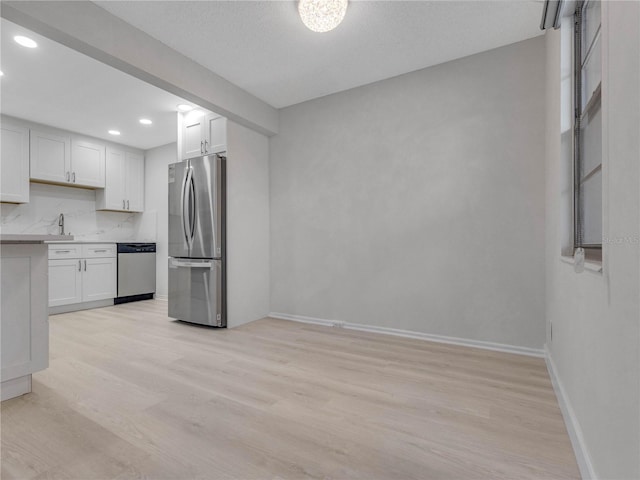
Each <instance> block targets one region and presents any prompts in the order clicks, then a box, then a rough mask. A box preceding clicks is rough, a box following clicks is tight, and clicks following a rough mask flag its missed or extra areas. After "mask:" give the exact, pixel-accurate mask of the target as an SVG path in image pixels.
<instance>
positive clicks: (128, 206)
mask: <svg viewBox="0 0 640 480" xmlns="http://www.w3.org/2000/svg"><path fill="white" fill-rule="evenodd" d="M127 210H131V209H130V208H129V200H127Z"/></svg>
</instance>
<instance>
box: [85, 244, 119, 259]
mask: <svg viewBox="0 0 640 480" xmlns="http://www.w3.org/2000/svg"><path fill="white" fill-rule="evenodd" d="M116 252H117V249H116V244H115V243H96V244H88V245H83V246H82V258H112V257H114V258H115V256H116Z"/></svg>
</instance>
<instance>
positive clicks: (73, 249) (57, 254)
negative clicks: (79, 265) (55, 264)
mask: <svg viewBox="0 0 640 480" xmlns="http://www.w3.org/2000/svg"><path fill="white" fill-rule="evenodd" d="M80 257H82V245H78V244H73V243H62V244H59V245H49V260H57V259H60V258H80Z"/></svg>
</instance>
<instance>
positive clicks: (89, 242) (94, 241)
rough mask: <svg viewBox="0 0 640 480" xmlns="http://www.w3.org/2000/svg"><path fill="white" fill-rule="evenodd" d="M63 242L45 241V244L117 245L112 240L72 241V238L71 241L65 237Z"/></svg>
mask: <svg viewBox="0 0 640 480" xmlns="http://www.w3.org/2000/svg"><path fill="white" fill-rule="evenodd" d="M64 238H65V240H51V241H47V242H46V243H52V244H54V245H56V244H65V243H76V244H78V243H81V244H85V243H86V244H98V243H100V244H102V243H118V242H115V241H113V240H74V239H73V237H71V240H68V238H69V236H68V235H65V237H64Z"/></svg>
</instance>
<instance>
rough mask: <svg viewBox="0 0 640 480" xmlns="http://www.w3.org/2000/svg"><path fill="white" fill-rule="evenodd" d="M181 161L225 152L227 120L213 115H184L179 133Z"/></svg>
mask: <svg viewBox="0 0 640 480" xmlns="http://www.w3.org/2000/svg"><path fill="white" fill-rule="evenodd" d="M180 136H181V141H182V152H181V157H182V160H187V159H189V158H194V157H199V156H201V155H207V154H210V153H220V152H225V151H226V150H227V119H226V118H224V117H221V116H220V115H217V114H215V113H209V114H207V115H200V116H196V115H193V114H186V115H185V116H184V118H183V121H182V129H181V132H180Z"/></svg>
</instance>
